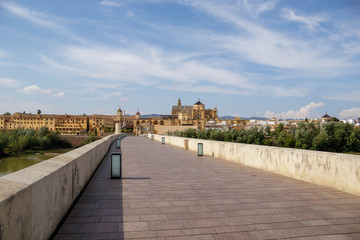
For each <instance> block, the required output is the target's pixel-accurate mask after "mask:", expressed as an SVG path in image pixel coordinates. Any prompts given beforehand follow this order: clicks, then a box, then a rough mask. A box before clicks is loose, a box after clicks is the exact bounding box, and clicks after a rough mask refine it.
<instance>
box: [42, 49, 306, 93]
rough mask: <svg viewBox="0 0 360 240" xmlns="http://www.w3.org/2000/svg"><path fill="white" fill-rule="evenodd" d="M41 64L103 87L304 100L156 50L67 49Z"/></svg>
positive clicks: (219, 67) (224, 69) (222, 69)
mask: <svg viewBox="0 0 360 240" xmlns="http://www.w3.org/2000/svg"><path fill="white" fill-rule="evenodd" d="M41 58H42V60H43V61H44V62H45V63H47V64H49V65H50V66H52V67H55V68H57V69H61V70H62V71H68V72H69V73H71V74H74V73H75V74H78V75H81V76H85V77H90V78H94V79H101V81H102V84H105V85H110V86H111V84H129V83H130V84H133V83H137V84H139V85H142V86H155V87H158V88H166V89H176V90H180V89H182V90H184V91H194V89H198V90H199V91H201V92H223V93H228V94H245V95H250V94H255V95H256V94H263V93H266V94H269V95H276V96H289V95H290V96H303V95H304V93H306V92H307V90H306V89H305V88H298V89H295V88H294V89H286V88H284V87H282V86H275V87H274V86H267V85H266V84H259V83H257V81H254V80H250V79H249V78H248V77H247V76H246V75H242V74H240V73H238V72H234V71H231V70H228V69H227V65H226V64H224V65H222V64H220V63H219V62H216V64H213V63H211V62H207V61H206V60H194V59H193V54H189V55H188V56H187V55H184V54H183V53H173V52H164V51H162V50H161V49H159V48H156V47H154V46H143V45H141V46H131V47H129V48H128V49H120V48H110V47H104V46H88V47H87V46H67V47H66V48H64V49H62V51H61V53H59V57H58V59H56V60H55V59H51V58H48V57H46V56H42V57H41ZM214 65H215V66H214Z"/></svg>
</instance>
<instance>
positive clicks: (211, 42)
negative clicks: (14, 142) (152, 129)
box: [0, 0, 360, 118]
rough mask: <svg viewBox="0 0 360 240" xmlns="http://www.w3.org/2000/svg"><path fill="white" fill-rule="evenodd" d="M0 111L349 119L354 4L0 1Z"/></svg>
mask: <svg viewBox="0 0 360 240" xmlns="http://www.w3.org/2000/svg"><path fill="white" fill-rule="evenodd" d="M0 86H1V88H0V113H3V112H11V113H14V112H22V111H26V112H32V113H35V112H36V111H37V109H41V110H42V112H43V113H56V114H64V113H67V114H83V113H86V114H93V113H99V114H115V112H116V110H117V109H118V107H119V106H121V108H122V109H125V110H126V112H127V113H128V114H135V113H136V111H137V110H139V111H140V113H141V114H148V113H160V114H170V111H171V105H175V104H176V103H177V99H178V98H179V97H181V100H182V103H183V104H187V105H191V104H193V103H195V102H196V101H197V100H198V98H200V99H201V101H202V102H204V103H205V105H206V107H207V108H213V107H215V106H217V107H218V109H219V115H220V116H224V115H233V116H241V117H252V116H265V117H272V116H276V117H279V118H305V117H311V118H317V117H321V116H322V115H323V114H325V112H327V113H328V114H329V115H331V116H336V117H339V118H349V117H356V118H357V117H360V1H357V0H332V1H328V0H292V1H288V0H266V1H261V0H239V1H236V0H232V1H228V0H213V1H211V0H203V1H196V0H193V1H190V0H172V1H170V0H169V1H165V0H148V1H146V0H94V1H88V0H77V1H70V0H62V1H46V0H33V1H25V0H12V1H6V0H4V1H3V0H2V1H0Z"/></svg>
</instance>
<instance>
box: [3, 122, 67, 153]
mask: <svg viewBox="0 0 360 240" xmlns="http://www.w3.org/2000/svg"><path fill="white" fill-rule="evenodd" d="M71 147H72V145H71V144H70V143H69V142H68V141H67V140H65V139H61V138H60V137H59V135H58V134H56V133H54V132H50V131H49V129H48V128H47V127H41V128H40V129H39V130H38V131H36V130H34V129H25V130H12V131H3V132H1V133H0V157H5V156H9V155H15V154H18V153H24V152H26V151H30V152H32V151H34V150H35V151H41V150H47V149H50V148H51V149H55V148H71Z"/></svg>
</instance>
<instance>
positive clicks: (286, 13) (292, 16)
mask: <svg viewBox="0 0 360 240" xmlns="http://www.w3.org/2000/svg"><path fill="white" fill-rule="evenodd" d="M282 17H283V18H284V19H286V20H289V21H294V22H298V23H302V24H304V25H305V26H306V28H308V29H309V30H312V31H313V30H315V29H316V28H318V27H319V26H320V23H322V22H325V21H326V20H327V19H326V18H325V17H321V16H301V15H299V14H296V12H295V11H294V10H291V9H288V8H284V9H283V15H282Z"/></svg>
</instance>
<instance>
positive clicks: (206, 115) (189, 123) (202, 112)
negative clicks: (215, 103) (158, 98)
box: [132, 98, 218, 135]
mask: <svg viewBox="0 0 360 240" xmlns="http://www.w3.org/2000/svg"><path fill="white" fill-rule="evenodd" d="M210 120H213V121H218V115H217V108H216V107H215V108H214V109H205V104H203V103H202V102H201V101H200V99H199V100H198V101H197V102H196V103H194V105H182V104H181V99H180V98H179V100H178V103H177V105H174V106H172V109H171V115H161V116H159V117H150V118H141V115H140V113H139V112H137V113H136V115H135V116H133V118H132V121H133V124H132V125H133V126H134V132H135V133H136V135H138V134H142V133H144V132H152V133H158V134H161V133H164V132H167V131H176V130H179V131H181V130H185V129H187V128H194V129H205V125H206V123H207V122H208V121H210Z"/></svg>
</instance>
